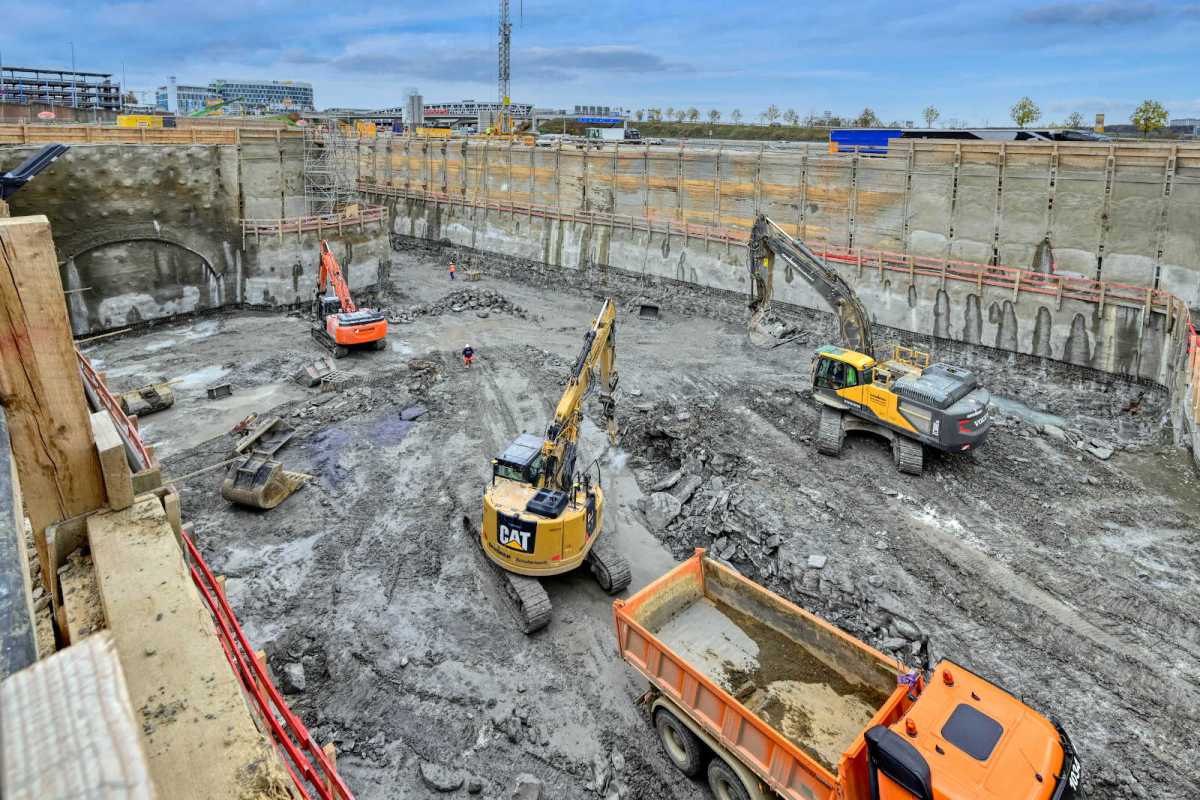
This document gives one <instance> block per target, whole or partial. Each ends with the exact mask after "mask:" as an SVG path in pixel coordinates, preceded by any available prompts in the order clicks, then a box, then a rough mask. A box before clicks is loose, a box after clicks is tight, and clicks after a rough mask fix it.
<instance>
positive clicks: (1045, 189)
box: [359, 137, 1200, 307]
mask: <svg viewBox="0 0 1200 800" xmlns="http://www.w3.org/2000/svg"><path fill="white" fill-rule="evenodd" d="M899 144H903V147H900V146H897V147H895V148H893V152H892V153H891V154H890V155H888V156H887V157H871V156H863V157H859V156H853V155H831V154H828V153H822V154H815V153H811V152H802V151H780V150H770V149H765V148H764V149H760V150H747V149H739V150H718V149H713V148H697V149H681V148H661V147H655V148H652V147H628V146H622V147H616V146H613V147H609V148H607V149H605V150H579V149H576V148H573V147H568V148H564V149H561V150H560V149H557V148H532V147H527V146H523V145H516V144H509V143H503V144H500V143H490V142H477V141H471V142H467V141H454V142H441V141H422V140H410V139H401V138H391V137H384V138H380V139H376V140H371V141H370V142H368V143H364V144H363V145H361V146H360V152H359V169H360V174H361V175H362V177H364V178H368V179H371V180H373V181H375V182H376V183H378V184H381V185H385V186H397V187H404V188H408V189H414V190H420V191H425V192H429V191H432V192H442V193H445V194H448V195H450V196H452V197H456V198H460V199H467V200H470V201H472V202H479V201H481V200H498V201H505V202H512V203H519V204H530V203H532V204H537V205H544V206H548V207H550V208H553V209H558V210H566V211H570V210H576V209H578V210H588V211H608V212H612V213H617V214H628V215H631V216H637V217H641V216H645V215H651V216H656V217H660V218H661V217H666V218H670V219H674V220H677V221H681V222H688V223H694V224H704V225H712V226H715V227H724V228H740V229H748V228H749V227H750V225H751V224H752V222H753V220H754V216H755V214H756V213H758V212H760V211H761V212H765V213H766V214H768V215H769V216H771V217H772V219H774V220H775V221H776V222H778V223H780V224H781V225H782V226H783V227H784V228H785V229H786V230H788V232H789V233H792V234H794V235H798V236H799V237H800V238H803V239H805V240H807V241H821V240H824V241H827V242H829V243H830V244H832V245H834V246H838V247H846V248H853V247H865V248H874V249H884V250H894V251H899V252H907V253H913V254H916V255H929V256H938V257H950V258H959V259H963V260H966V261H975V262H981V263H991V264H1004V265H1007V266H1012V267H1019V268H1024V269H1037V270H1043V271H1045V270H1048V269H1049V264H1050V263H1051V261H1052V260H1053V261H1054V262H1055V264H1056V266H1057V269H1058V270H1060V271H1064V270H1065V271H1071V272H1077V273H1080V274H1082V275H1084V276H1086V277H1091V278H1102V279H1104V280H1109V281H1116V282H1122V283H1129V284H1134V285H1137V286H1149V287H1153V288H1161V289H1165V290H1168V291H1170V292H1171V293H1173V294H1175V295H1176V296H1178V297H1180V298H1182V299H1183V300H1184V301H1186V302H1187V303H1189V304H1190V305H1192V306H1193V307H1197V306H1200V145H1197V144H1190V143H1176V144H1116V143H1113V144H1101V143H1096V144H1091V143H1078V144H1077V143H1057V144H1054V143H1049V144H1036V143H996V142H963V143H955V142H904V143H898V145H899Z"/></svg>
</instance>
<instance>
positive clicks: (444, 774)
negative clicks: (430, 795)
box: [417, 761, 482, 792]
mask: <svg viewBox="0 0 1200 800" xmlns="http://www.w3.org/2000/svg"><path fill="white" fill-rule="evenodd" d="M417 771H418V772H419V773H420V775H421V782H422V783H424V784H425V785H426V786H428V787H429V788H430V789H433V790H434V791H435V792H453V791H456V790H458V788H459V787H461V786H462V785H463V784H464V783H466V781H467V776H466V773H464V772H462V771H461V770H458V769H455V768H453V767H446V766H443V765H441V764H435V763H433V762H431V761H422V762H421V763H420V764H419V765H418V766H417ZM481 788H482V787H481Z"/></svg>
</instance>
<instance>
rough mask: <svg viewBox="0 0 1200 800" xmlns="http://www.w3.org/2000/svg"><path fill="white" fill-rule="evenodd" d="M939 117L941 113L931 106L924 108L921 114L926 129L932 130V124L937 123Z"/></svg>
mask: <svg viewBox="0 0 1200 800" xmlns="http://www.w3.org/2000/svg"><path fill="white" fill-rule="evenodd" d="M941 115H942V112H940V111H938V110H937V109H936V108H934V107H933V106H925V110H924V111H922V112H921V116H922V117H924V118H925V127H926V128H932V127H933V123H935V122H937V120H938V117H940V116H941Z"/></svg>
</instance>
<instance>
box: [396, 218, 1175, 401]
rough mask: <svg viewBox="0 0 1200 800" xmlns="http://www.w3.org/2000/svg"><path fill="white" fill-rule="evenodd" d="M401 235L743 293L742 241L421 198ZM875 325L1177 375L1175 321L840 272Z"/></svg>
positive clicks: (794, 290) (807, 296)
mask: <svg viewBox="0 0 1200 800" xmlns="http://www.w3.org/2000/svg"><path fill="white" fill-rule="evenodd" d="M393 230H394V231H395V232H396V233H398V234H402V235H407V236H413V237H417V238H423V239H430V240H434V241H439V240H440V241H447V242H449V243H451V244H454V245H459V246H465V247H472V248H476V249H479V250H483V251H487V252H493V253H500V254H503V255H506V256H511V257H515V258H520V259H526V260H528V261H532V262H538V263H544V264H549V265H552V266H556V267H561V268H564V269H567V270H578V271H589V270H592V269H594V268H612V269H616V270H621V271H623V272H626V273H631V274H634V275H642V276H648V277H655V278H667V279H671V280H676V281H681V282H684V283H687V284H692V285H696V286H700V287H704V288H706V289H716V290H723V291H727V292H733V293H737V294H741V295H746V294H747V292H748V270H747V263H746V262H747V253H746V249H745V247H743V246H739V245H732V244H729V245H727V244H719V243H716V242H705V241H703V240H699V239H694V238H692V239H686V240H685V239H684V237H682V236H673V235H666V234H663V233H658V232H655V233H647V232H646V231H638V230H630V229H625V228H619V227H618V228H615V229H614V228H611V227H609V226H607V225H601V224H591V223H585V222H573V221H569V220H564V219H556V218H552V217H540V216H527V215H524V214H521V213H512V212H500V211H495V210H490V211H488V210H485V209H481V208H477V207H472V206H463V205H448V204H445V203H432V202H428V201H420V200H412V199H409V200H399V201H397V202H396V204H395V216H394V220H393ZM841 269H842V271H843V275H844V276H845V277H846V278H847V280H848V281H849V282H850V283H851V285H852V286H854V288H855V290H856V291H857V292H858V293H859V295H860V296H861V297H862V298H863V301H864V303H865V304H866V306H867V308H868V309H870V310H871V313H872V315H873V317H874V319H875V322H876V323H877V324H879V325H883V326H888V327H890V328H895V329H899V330H902V331H908V332H911V333H913V334H917V335H920V336H929V337H937V338H940V339H948V340H952V341H958V342H963V343H966V344H982V345H987V346H989V347H994V348H998V349H1000V350H1004V351H1011V352H1015V353H1023V354H1028V355H1032V356H1038V357H1041V358H1049V359H1055V360H1060V361H1064V362H1066V363H1069V364H1075V365H1078V366H1081V367H1087V368H1091V369H1095V370H1099V371H1102V372H1105V373H1110V374H1116V375H1123V376H1128V377H1130V378H1136V379H1143V380H1149V381H1153V382H1155V383H1159V384H1162V385H1164V386H1171V385H1172V383H1173V382H1175V381H1177V380H1178V377H1179V375H1180V374H1182V369H1181V368H1180V367H1181V361H1182V355H1181V350H1180V347H1179V340H1178V338H1177V334H1178V329H1179V328H1180V327H1181V326H1180V325H1179V324H1178V320H1177V319H1176V320H1168V319H1167V318H1166V316H1165V315H1164V314H1162V313H1159V312H1149V313H1147V312H1146V311H1145V310H1144V309H1143V308H1141V307H1137V308H1131V307H1127V306H1120V305H1116V304H1113V303H1108V304H1106V305H1105V306H1103V307H1100V306H1099V305H1098V304H1095V303H1088V302H1081V301H1074V300H1066V299H1064V300H1063V301H1062V302H1061V303H1059V302H1057V301H1056V300H1055V299H1054V298H1049V297H1045V296H1040V295H1033V294H1030V293H1023V292H1022V293H1018V294H1017V295H1016V296H1014V295H1013V293H1012V291H1011V290H998V289H993V288H991V287H987V286H984V287H983V289H982V291H980V290H979V289H978V288H977V287H976V284H974V283H967V282H962V281H953V280H948V281H946V282H945V285H942V283H941V281H940V280H939V279H937V278H930V277H926V276H921V275H916V276H914V277H913V278H912V282H911V283H910V282H909V280H910V279H909V276H908V275H906V274H904V273H896V272H882V273H881V272H876V271H875V270H872V269H870V268H866V269H862V270H861V271H860V270H859V269H858V268H856V267H853V266H844V267H842V268H841ZM781 272H782V273H783V274H781V275H777V278H776V281H775V298H776V302H779V303H785V304H791V305H794V306H796V307H802V308H810V309H816V310H819V311H827V310H828V309H827V306H826V304H825V302H824V301H823V300H822V299H821V297H820V296H819V295H818V294H817V293H816V292H814V291H813V290H812V289H811V288H810V287H809V286H808V285H807V284H806V283H805V282H804V281H803V280H802V279H800V278H798V277H797V278H794V279H792V280H788V277H787V275H786V271H785V270H781Z"/></svg>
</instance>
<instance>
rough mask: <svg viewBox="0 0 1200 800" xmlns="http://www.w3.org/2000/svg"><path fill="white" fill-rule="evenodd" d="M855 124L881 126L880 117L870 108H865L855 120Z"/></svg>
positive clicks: (863, 126) (865, 126)
mask: <svg viewBox="0 0 1200 800" xmlns="http://www.w3.org/2000/svg"><path fill="white" fill-rule="evenodd" d="M854 124H855V125H857V126H858V127H860V128H877V127H879V117H878V116H876V114H875V112H874V111H872V110H871V109H870V108H864V109H863V110H862V113H861V114H859V115H858V118H857V119H855V120H854Z"/></svg>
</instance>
